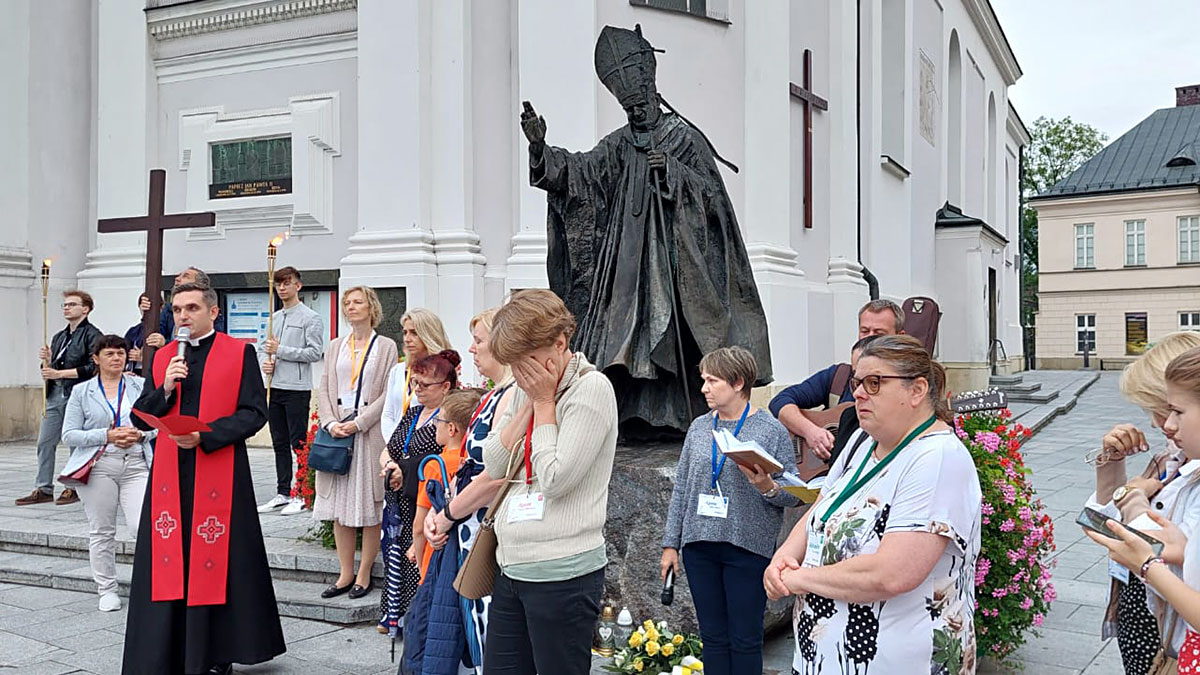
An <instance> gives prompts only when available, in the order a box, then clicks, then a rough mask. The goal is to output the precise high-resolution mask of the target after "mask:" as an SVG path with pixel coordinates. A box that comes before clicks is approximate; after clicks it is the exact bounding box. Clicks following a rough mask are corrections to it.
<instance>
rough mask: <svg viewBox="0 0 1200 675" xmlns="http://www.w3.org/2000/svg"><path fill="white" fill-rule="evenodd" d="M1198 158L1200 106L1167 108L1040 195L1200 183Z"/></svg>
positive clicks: (1039, 197)
mask: <svg viewBox="0 0 1200 675" xmlns="http://www.w3.org/2000/svg"><path fill="white" fill-rule="evenodd" d="M1198 157H1200V106H1184V107H1178V108H1163V109H1162V110H1156V111H1154V113H1153V114H1151V115H1150V116H1149V117H1147V118H1146V119H1144V120H1142V122H1141V123H1140V124H1138V125H1137V126H1136V127H1134V128H1133V129H1130V130H1129V131H1128V132H1126V133H1125V135H1123V136H1121V137H1120V138H1118V139H1117V140H1115V141H1113V142H1112V144H1110V145H1109V146H1108V147H1107V148H1104V149H1103V150H1101V151H1100V152H1099V153H1098V154H1097V155H1096V156H1095V157H1093V158H1091V159H1090V160H1088V161H1087V162H1085V163H1084V164H1083V166H1081V167H1079V168H1078V169H1076V170H1075V171H1074V173H1072V174H1071V175H1069V176H1067V177H1066V178H1064V179H1062V180H1061V181H1059V182H1058V183H1057V184H1055V185H1054V187H1051V188H1050V189H1049V190H1046V191H1045V192H1043V193H1041V194H1040V195H1037V196H1036V197H1034V199H1046V198H1050V197H1067V196H1075V195H1085V194H1099V193H1105V192H1128V191H1131V190H1161V189H1163V188H1171V187H1184V186H1189V185H1200V166H1197V164H1196V161H1197V158H1198Z"/></svg>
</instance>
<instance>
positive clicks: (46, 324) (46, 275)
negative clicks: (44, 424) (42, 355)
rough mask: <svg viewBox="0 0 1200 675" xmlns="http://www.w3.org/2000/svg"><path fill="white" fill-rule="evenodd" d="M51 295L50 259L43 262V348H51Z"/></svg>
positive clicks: (47, 362)
mask: <svg viewBox="0 0 1200 675" xmlns="http://www.w3.org/2000/svg"><path fill="white" fill-rule="evenodd" d="M49 294H50V259H49V258H46V259H45V260H43V261H42V346H43V347H47V348H49V346H50V338H49V333H50V317H49V309H48V307H47V304H46V299H47V297H48V296H49ZM42 367H43V368H49V367H50V359H42ZM42 414H43V415H45V414H46V381H45V380H42Z"/></svg>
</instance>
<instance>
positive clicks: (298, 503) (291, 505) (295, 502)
mask: <svg viewBox="0 0 1200 675" xmlns="http://www.w3.org/2000/svg"><path fill="white" fill-rule="evenodd" d="M303 511H304V500H303V499H301V498H300V497H292V499H291V501H289V502H288V505H287V506H285V507H283V510H282V511H280V512H279V513H280V514H282V515H285V516H294V515H296V514H297V513H302V512H303Z"/></svg>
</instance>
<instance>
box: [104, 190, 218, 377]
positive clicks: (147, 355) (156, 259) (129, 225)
mask: <svg viewBox="0 0 1200 675" xmlns="http://www.w3.org/2000/svg"><path fill="white" fill-rule="evenodd" d="M166 191H167V172H166V171H164V170H162V169H151V171H150V206H149V209H148V210H147V212H146V213H147V215H144V216H131V217H128V218H102V219H100V221H99V222H98V223H97V228H96V229H97V231H99V232H145V233H146V294H147V295H149V296H150V311H149V312H147V313H146V316H144V317H142V336H143V337H145V336H147V335H150V334H151V333H154V332H157V331H158V316H159V312H160V311H161V309H162V253H163V251H162V247H163V240H162V233H163V230H175V229H182V228H187V227H212V226H213V225H215V224H216V222H217V215H216V214H215V213H212V212H211V211H208V212H203V213H173V214H171V215H169V216H168V215H165V214H164V211H165V203H166ZM163 337H164V338H166V339H167V340H170V339H171V336H170V335H164V336H163ZM152 358H153V349H144V350H143V354H142V363H143V364H148V363H153V361H152V360H151V359H152ZM146 372H147V373H149V371H146Z"/></svg>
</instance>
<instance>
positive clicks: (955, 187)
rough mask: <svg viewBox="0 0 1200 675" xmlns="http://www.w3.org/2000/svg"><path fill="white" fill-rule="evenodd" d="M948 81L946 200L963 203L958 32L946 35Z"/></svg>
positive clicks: (960, 69) (960, 59)
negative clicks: (947, 45)
mask: <svg viewBox="0 0 1200 675" xmlns="http://www.w3.org/2000/svg"><path fill="white" fill-rule="evenodd" d="M948 63H949V64H950V67H949V69H948V71H947V72H948V76H949V82H948V83H947V87H946V200H947V201H949V202H950V203H951V204H954V205H955V206H960V207H961V206H962V203H963V185H962V178H963V166H962V163H963V133H962V115H963V108H962V89H963V80H962V48H961V47H960V46H959V43H958V32H957V31H951V32H950V56H949V60H948Z"/></svg>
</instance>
